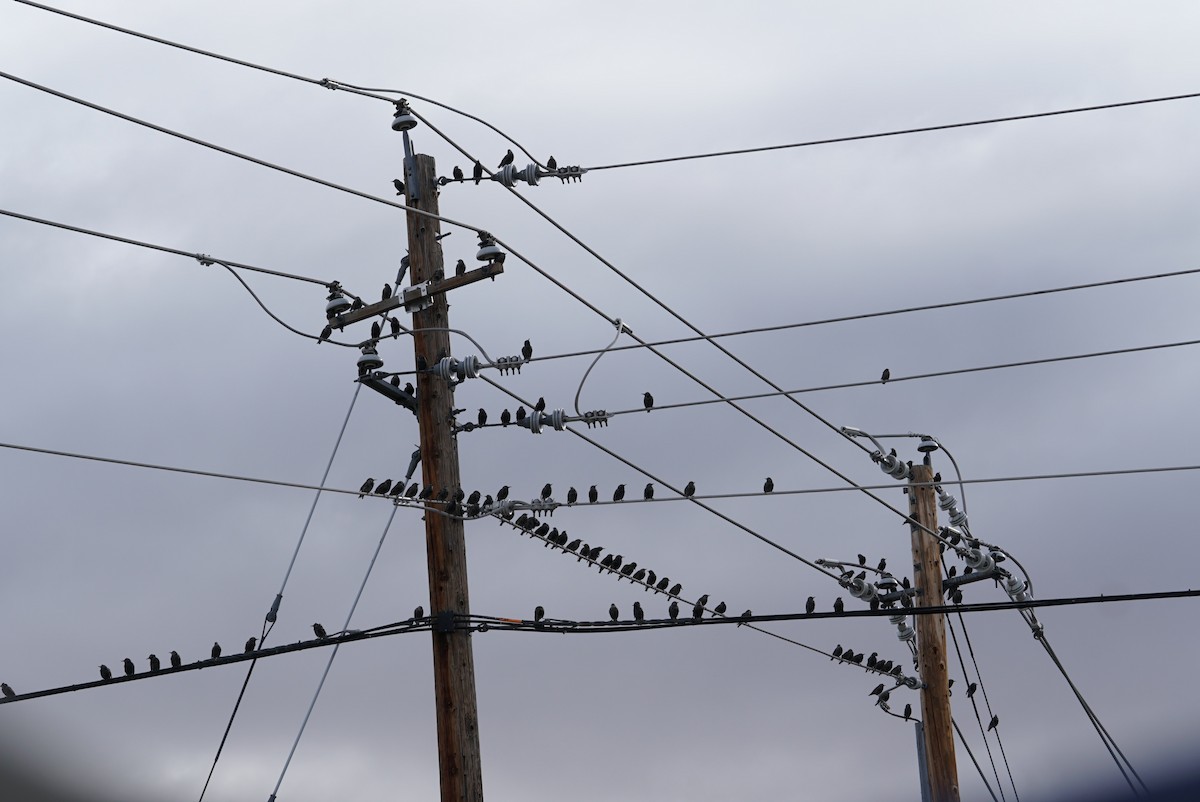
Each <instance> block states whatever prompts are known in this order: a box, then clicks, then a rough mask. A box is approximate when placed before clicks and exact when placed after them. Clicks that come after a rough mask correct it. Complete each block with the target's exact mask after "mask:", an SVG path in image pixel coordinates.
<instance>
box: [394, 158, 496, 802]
mask: <svg viewBox="0 0 1200 802" xmlns="http://www.w3.org/2000/svg"><path fill="white" fill-rule="evenodd" d="M436 178H437V173H436V172H435V170H434V160H433V157H431V156H425V155H417V156H416V158H415V171H414V173H412V174H409V175H408V176H407V181H408V183H407V186H408V187H409V191H411V189H412V188H414V187H415V188H418V189H419V190H420V198H419V199H418V200H413V199H412V198H411V197H410V198H409V200H408V205H410V206H412V207H413V208H415V209H420V210H422V211H426V212H432V213H433V214H437V213H438V199H437V184H436ZM439 233H441V232H440V222H439V221H437V220H433V219H430V218H428V217H423V216H419V215H415V214H410V215H408V248H409V259H410V268H409V269H410V276H411V280H412V283H413V284H419V283H420V282H422V281H427V280H430V279H432V278H433V276H434V274H435V273H436V272H437V271H439V270H442V246H441V243H440V242H438V240H437V239H436V237H437V235H438V234H439ZM449 326H450V322H449V320H448V317H447V303H446V296H445V295H437V296H435V297H434V299H433V304H432V306H430V307H429V308H428V309H424V310H422V311H420V312H416V313H415V314H413V328H414V329H417V330H420V329H430V328H443V329H444V328H449ZM413 348H414V351H415V353H416V355H417V357H418V361H419V360H420V359H421V358H424V360H425V362H426V364H428V365H435V364H437V361H438V360H439V359H441V358H442V357H444V356H449V355H450V335H449V333H448V332H445V331H418V333H417V334H415V335H414V336H413ZM417 398H418V405H417V420H418V422H419V424H420V428H421V472H422V477H423V480H424V483H425V484H426V485H428V486H429V487H432V488H433V490H434V495H435V496H436V495H437V493H438V492H439V491H440V490H441V489H442V488H449V489H450V491H451V492H453V491H454V490H455V489H456V488H458V487H460V486H461V482H460V480H459V467H458V445H457V443H456V442H455V440H454V438H453V437H452V436H451V432H450V412H451V410H452V409H453V408H454V391H453V389H451V388H450V386H449V385H448V384H447V383H446V382H445V381H444V380H442V379H440V378H437V377H435V376H433V375H431V374H429V373H418V374H417ZM442 508H443V507H442V505H428V509H427V512H426V514H425V545H426V550H427V556H428V561H429V615H430V616H433V617H434V618H435V620H436V617H437V615H438V613H441V612H450V613H457V614H461V615H466V614H468V613H469V612H470V602H469V597H468V594H467V553H466V541H465V538H464V536H463V522H462V521H461V520H458V519H455V518H450V517H447V516H445V515H438V514H437V513H436V512H434V510H435V509H442ZM433 687H434V699H435V703H436V706H437V731H438V762H439V764H440V768H441V789H442V800H443V802H480V801H481V800H482V799H483V772H482V766H481V761H480V753H479V727H478V714H477V710H476V701H475V660H474V657H473V655H472V652H471V635H470V633H469V632H466V631H454V632H437V631H435V632H434V633H433Z"/></svg>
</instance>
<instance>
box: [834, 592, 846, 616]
mask: <svg viewBox="0 0 1200 802" xmlns="http://www.w3.org/2000/svg"><path fill="white" fill-rule="evenodd" d="M845 609H846V605H844V604H843V603H842V597H841V596H838V597H837V598H836V599H834V600H833V611H834V612H835V613H840V612H842V611H843V610H845Z"/></svg>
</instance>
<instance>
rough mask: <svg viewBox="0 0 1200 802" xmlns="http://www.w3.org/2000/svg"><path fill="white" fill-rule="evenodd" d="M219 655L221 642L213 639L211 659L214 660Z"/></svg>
mask: <svg viewBox="0 0 1200 802" xmlns="http://www.w3.org/2000/svg"><path fill="white" fill-rule="evenodd" d="M220 656H221V644H219V643H217V642H216V641H213V647H212V659H214V660H216V659H217V658H218V657H220Z"/></svg>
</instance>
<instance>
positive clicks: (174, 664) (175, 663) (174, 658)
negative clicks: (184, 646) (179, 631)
mask: <svg viewBox="0 0 1200 802" xmlns="http://www.w3.org/2000/svg"><path fill="white" fill-rule="evenodd" d="M181 665H183V658H182V657H180V656H179V652H177V651H175V650H174V649H172V650H171V668H179V667H180V666H181Z"/></svg>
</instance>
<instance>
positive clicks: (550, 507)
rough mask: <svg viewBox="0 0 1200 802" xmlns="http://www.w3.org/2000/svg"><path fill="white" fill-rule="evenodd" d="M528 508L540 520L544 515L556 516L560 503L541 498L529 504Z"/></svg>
mask: <svg viewBox="0 0 1200 802" xmlns="http://www.w3.org/2000/svg"><path fill="white" fill-rule="evenodd" d="M528 506H529V511H530V512H532V513H533V514H534V516H535V517H538V518H540V517H541V516H543V515H554V511H555V510H556V509H558V502H557V501H555V500H554V499H552V498H539V499H534V500H533V501H531V502H529V505H528Z"/></svg>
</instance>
